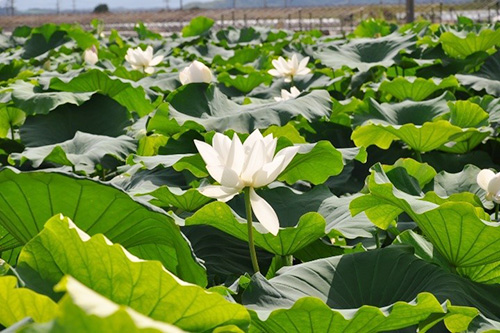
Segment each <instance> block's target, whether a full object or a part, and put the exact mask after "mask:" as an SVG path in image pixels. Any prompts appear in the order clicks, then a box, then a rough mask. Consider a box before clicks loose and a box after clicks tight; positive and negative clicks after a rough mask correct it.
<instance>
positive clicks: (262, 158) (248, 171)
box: [241, 140, 266, 184]
mask: <svg viewBox="0 0 500 333" xmlns="http://www.w3.org/2000/svg"><path fill="white" fill-rule="evenodd" d="M245 142H246V141H245ZM245 162H246V163H245V168H244V169H243V172H242V173H241V179H242V180H243V181H244V182H246V183H249V184H251V183H252V179H253V175H254V174H255V173H256V172H257V171H259V170H260V169H261V168H262V167H263V166H264V164H265V163H266V149H265V146H264V142H263V141H262V140H258V141H257V142H255V144H254V145H253V147H252V148H251V150H250V152H249V153H248V155H247V160H246V161H245Z"/></svg>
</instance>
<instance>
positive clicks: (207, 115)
mask: <svg viewBox="0 0 500 333" xmlns="http://www.w3.org/2000/svg"><path fill="white" fill-rule="evenodd" d="M167 101H168V102H170V104H171V105H172V106H173V108H170V116H171V117H172V118H174V119H176V120H177V121H178V122H179V123H180V124H183V123H184V122H186V121H193V122H196V123H198V124H200V125H202V126H204V127H205V129H206V130H207V131H210V130H215V131H218V132H224V131H226V130H228V129H233V130H235V131H237V132H242V133H250V132H252V131H253V130H254V129H256V128H267V127H269V126H271V125H280V126H283V125H286V124H287V123H288V122H289V121H290V119H292V118H294V117H297V116H299V115H300V116H303V117H304V118H305V119H307V120H309V121H314V120H318V119H320V118H321V117H324V116H329V114H330V113H331V107H332V104H331V101H330V95H329V94H328V92H326V91H324V90H315V91H312V92H310V93H308V94H304V95H302V96H300V97H298V98H295V99H292V100H288V101H285V102H270V103H262V104H248V105H239V104H236V103H235V102H233V101H231V100H229V99H228V98H227V96H226V95H224V94H222V93H221V92H220V91H219V90H218V89H217V88H216V87H215V86H214V85H209V86H207V85H206V84H203V83H198V84H188V85H185V86H182V87H180V88H179V89H177V90H176V91H174V92H172V93H171V94H170V95H169V96H168V99H167ZM174 108H175V109H174Z"/></svg>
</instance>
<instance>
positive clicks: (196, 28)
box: [182, 16, 214, 37]
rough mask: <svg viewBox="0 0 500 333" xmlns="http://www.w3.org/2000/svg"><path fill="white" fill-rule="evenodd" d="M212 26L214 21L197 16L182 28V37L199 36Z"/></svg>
mask: <svg viewBox="0 0 500 333" xmlns="http://www.w3.org/2000/svg"><path fill="white" fill-rule="evenodd" d="M213 25H214V20H212V19H211V18H208V17H205V16H198V17H195V18H194V19H192V20H191V22H189V24H188V25H186V26H184V28H182V37H193V36H200V35H202V34H205V33H207V32H208V31H209V30H210V28H211V27H212V26H213Z"/></svg>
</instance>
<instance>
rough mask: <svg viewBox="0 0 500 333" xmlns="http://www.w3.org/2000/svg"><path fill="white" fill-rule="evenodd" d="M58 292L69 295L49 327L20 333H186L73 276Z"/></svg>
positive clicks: (24, 329) (29, 328) (25, 328)
mask: <svg viewBox="0 0 500 333" xmlns="http://www.w3.org/2000/svg"><path fill="white" fill-rule="evenodd" d="M57 290H58V291H61V292H66V294H65V296H64V297H63V299H62V300H61V301H60V303H59V312H58V314H57V317H56V318H54V320H53V321H51V322H50V323H47V324H31V325H26V326H22V327H21V329H20V330H19V331H20V332H25V333H27V332H30V333H40V332H78V333H80V332H81V333H84V332H113V331H124V332H131V333H132V332H133V333H136V332H137V333H138V332H151V333H182V332H184V331H183V330H181V329H179V328H177V327H175V326H173V325H171V324H167V323H165V322H160V321H156V320H153V319H151V318H149V317H147V316H145V315H143V314H140V313H138V312H137V311H135V310H133V309H131V308H130V307H127V306H123V305H119V304H116V303H114V302H112V301H110V300H109V299H107V298H105V297H103V296H102V295H100V294H98V293H96V292H95V291H93V290H92V289H89V288H87V287H86V286H85V285H83V284H82V283H80V282H78V280H76V279H74V278H73V277H71V276H65V277H64V278H63V279H62V281H61V282H60V283H59V284H58V285H57Z"/></svg>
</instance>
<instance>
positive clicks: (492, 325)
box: [467, 314, 500, 333]
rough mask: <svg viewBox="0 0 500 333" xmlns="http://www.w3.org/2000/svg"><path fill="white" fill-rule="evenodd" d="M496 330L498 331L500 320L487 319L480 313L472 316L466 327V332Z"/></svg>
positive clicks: (474, 332)
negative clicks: (474, 316)
mask: <svg viewBox="0 0 500 333" xmlns="http://www.w3.org/2000/svg"><path fill="white" fill-rule="evenodd" d="M498 331H500V321H496V320H491V319H488V318H486V317H484V316H483V315H481V314H480V315H479V316H477V317H476V318H474V320H473V321H472V323H471V324H470V325H469V328H468V329H467V333H478V332H481V333H486V332H487V333H492V332H498Z"/></svg>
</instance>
